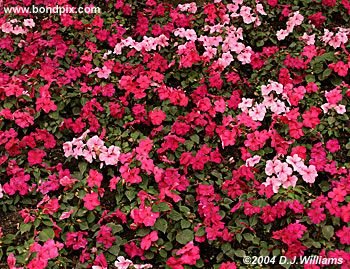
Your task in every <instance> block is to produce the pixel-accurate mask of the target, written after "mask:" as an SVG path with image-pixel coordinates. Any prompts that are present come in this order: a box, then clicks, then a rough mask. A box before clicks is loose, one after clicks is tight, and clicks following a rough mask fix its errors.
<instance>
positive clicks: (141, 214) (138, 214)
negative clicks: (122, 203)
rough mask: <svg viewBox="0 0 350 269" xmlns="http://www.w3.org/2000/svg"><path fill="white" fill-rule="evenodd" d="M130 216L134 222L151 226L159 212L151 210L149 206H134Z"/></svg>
mask: <svg viewBox="0 0 350 269" xmlns="http://www.w3.org/2000/svg"><path fill="white" fill-rule="evenodd" d="M130 216H131V218H133V220H134V222H135V223H136V224H144V225H145V226H147V227H152V226H153V225H154V223H155V222H156V220H157V218H158V217H159V212H152V209H151V208H150V207H147V206H142V207H140V209H137V208H134V209H133V210H132V211H131V214H130Z"/></svg>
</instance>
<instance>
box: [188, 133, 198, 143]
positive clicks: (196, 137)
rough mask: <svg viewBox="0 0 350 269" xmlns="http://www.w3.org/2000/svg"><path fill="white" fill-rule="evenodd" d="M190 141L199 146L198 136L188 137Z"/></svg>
mask: <svg viewBox="0 0 350 269" xmlns="http://www.w3.org/2000/svg"><path fill="white" fill-rule="evenodd" d="M190 139H191V140H192V141H193V142H195V143H196V144H199V136H198V135H196V134H194V135H192V136H191V137H190Z"/></svg>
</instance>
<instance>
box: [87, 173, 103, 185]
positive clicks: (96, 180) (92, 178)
mask: <svg viewBox="0 0 350 269" xmlns="http://www.w3.org/2000/svg"><path fill="white" fill-rule="evenodd" d="M102 180H103V176H102V174H101V173H99V172H98V171H96V170H94V169H90V171H89V176H88V178H87V183H88V186H89V187H90V188H92V187H94V186H97V187H98V188H100V187H101V182H102Z"/></svg>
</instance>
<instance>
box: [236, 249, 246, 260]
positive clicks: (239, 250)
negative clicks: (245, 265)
mask: <svg viewBox="0 0 350 269" xmlns="http://www.w3.org/2000/svg"><path fill="white" fill-rule="evenodd" d="M234 253H235V255H236V256H237V257H240V258H243V257H244V256H246V255H245V251H244V250H242V249H236V250H235V251H234Z"/></svg>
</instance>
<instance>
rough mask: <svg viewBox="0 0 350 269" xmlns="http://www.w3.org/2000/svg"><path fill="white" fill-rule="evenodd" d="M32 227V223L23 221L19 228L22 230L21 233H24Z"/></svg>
mask: <svg viewBox="0 0 350 269" xmlns="http://www.w3.org/2000/svg"><path fill="white" fill-rule="evenodd" d="M31 228H32V224H31V223H22V224H21V226H20V227H19V230H20V231H21V234H24V233H25V232H28V231H30V229H31Z"/></svg>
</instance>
